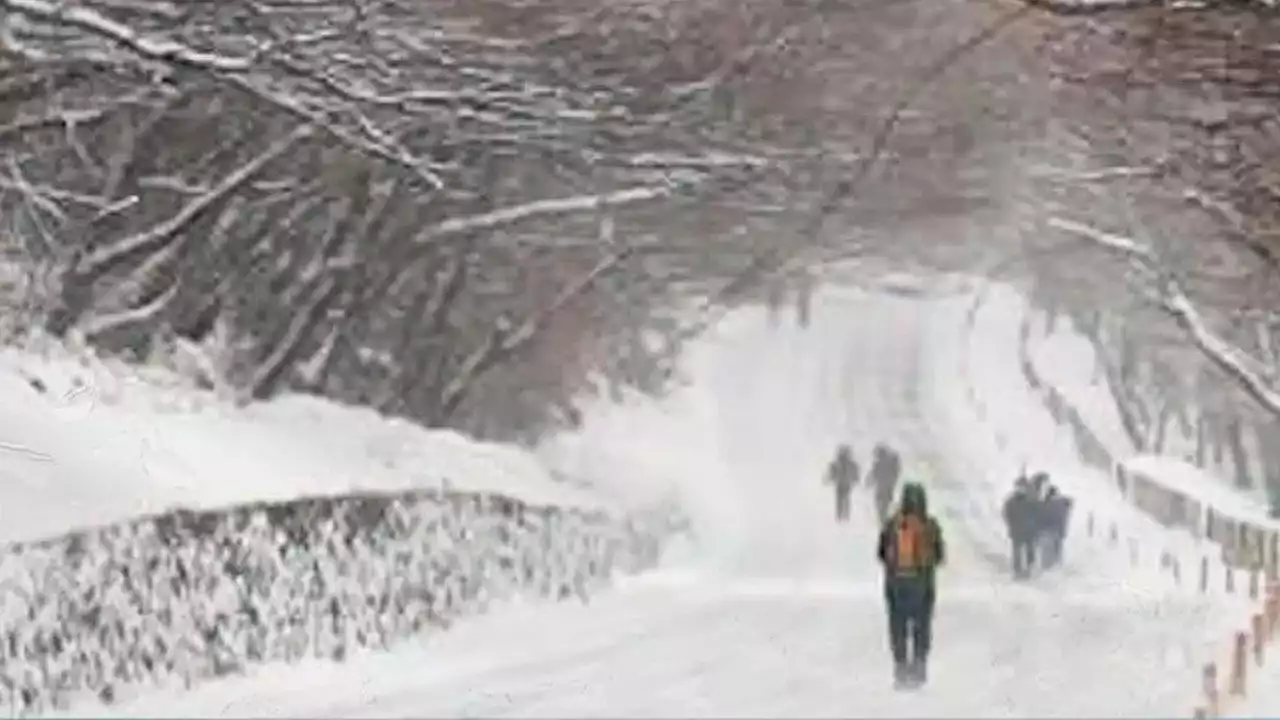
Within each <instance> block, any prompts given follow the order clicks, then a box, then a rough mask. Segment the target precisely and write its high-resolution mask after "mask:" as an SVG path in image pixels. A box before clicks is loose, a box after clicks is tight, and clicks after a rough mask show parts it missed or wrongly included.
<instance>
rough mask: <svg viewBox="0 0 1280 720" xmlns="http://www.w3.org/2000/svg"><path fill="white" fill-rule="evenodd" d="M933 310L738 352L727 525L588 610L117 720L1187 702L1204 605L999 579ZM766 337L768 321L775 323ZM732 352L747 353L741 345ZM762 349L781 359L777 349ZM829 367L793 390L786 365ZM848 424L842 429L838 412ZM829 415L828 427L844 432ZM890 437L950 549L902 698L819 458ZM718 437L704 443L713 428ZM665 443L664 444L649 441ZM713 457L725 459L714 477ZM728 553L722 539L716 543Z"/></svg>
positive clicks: (768, 712)
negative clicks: (837, 446) (920, 663)
mask: <svg viewBox="0 0 1280 720" xmlns="http://www.w3.org/2000/svg"><path fill="white" fill-rule="evenodd" d="M927 312H928V306H927V305H926V304H923V303H922V302H921V301H915V300H909V299H903V298H887V297H880V298H867V297H862V296H850V297H849V298H847V299H843V300H829V301H827V302H824V303H820V304H819V305H818V307H817V308H816V313H817V314H816V315H815V318H814V327H813V328H811V330H810V332H809V336H810V337H812V336H814V335H815V334H817V335H820V336H824V337H826V338H827V340H826V341H825V342H827V345H826V346H824V347H822V348H820V352H813V350H814V348H812V347H794V348H789V347H777V348H773V349H772V350H771V351H769V352H766V348H765V347H764V346H760V345H759V342H760V338H761V337H766V336H767V333H766V334H764V335H761V334H757V335H750V334H749V333H748V334H746V335H741V334H740V335H738V336H736V337H737V338H738V339H736V340H735V339H733V338H730V339H728V340H726V341H725V343H724V347H723V348H722V352H721V353H720V356H719V359H718V360H717V361H716V362H715V363H713V364H712V366H711V367H710V370H711V372H710V373H709V378H710V379H709V380H708V381H707V382H708V383H710V387H709V389H707V390H706V392H709V393H710V397H712V398H714V399H716V403H715V407H716V411H715V412H714V413H712V414H711V415H710V416H709V417H710V418H711V420H710V421H711V422H712V424H714V426H715V427H716V437H717V441H716V443H717V448H714V449H705V448H704V450H706V451H707V452H715V453H717V463H718V467H721V468H722V469H723V472H724V477H722V478H719V479H718V481H719V482H721V483H723V485H722V486H723V487H726V488H729V487H731V488H733V490H734V492H733V494H732V496H726V497H725V498H724V503H726V504H727V505H731V506H732V507H731V510H732V513H730V515H728V516H726V517H731V519H728V520H724V519H722V520H721V521H719V522H717V523H711V524H710V526H711V527H713V529H714V532H715V533H718V536H717V537H714V538H713V537H711V535H712V534H713V533H712V530H710V529H706V528H707V527H708V526H707V525H704V534H703V535H702V536H700V537H699V538H698V540H697V542H695V543H694V544H693V545H692V546H691V547H689V548H685V550H686V551H685V552H683V553H681V554H680V555H679V556H678V557H675V558H673V561H672V563H671V564H670V565H669V566H668V567H665V568H664V569H662V570H659V571H657V572H655V573H652V574H650V575H647V576H644V577H641V578H636V579H633V580H630V581H628V582H626V583H624V584H622V586H621V587H619V589H617V590H616V591H614V592H610V593H608V594H605V595H603V596H601V597H598V598H596V599H594V600H593V601H592V602H591V603H590V604H589V605H586V606H582V605H579V604H576V603H564V604H560V605H555V606H549V607H548V606H541V607H538V606H517V607H513V608H507V609H504V610H501V611H497V612H494V613H492V614H491V615H489V616H487V617H483V618H478V619H474V620H470V621H467V622H463V623H460V624H459V625H458V626H457V627H456V628H455V629H453V630H451V631H450V632H448V633H444V634H442V635H439V636H437V637H435V638H431V639H429V640H428V641H425V642H424V643H423V644H422V645H421V646H418V647H409V648H403V649H400V650H397V651H394V652H391V653H383V654H379V655H374V656H370V657H367V658H362V659H355V660H353V661H352V662H348V663H346V664H343V665H327V664H320V663H316V664H313V665H308V666H304V667H295V668H277V669H269V670H264V671H262V672H259V673H255V674H253V675H251V676H249V677H246V678H237V679H231V680H227V681H224V682H219V683H212V684H210V685H207V686H204V687H199V688H196V689H194V690H192V691H190V692H185V693H180V694H175V695H172V696H169V697H163V696H159V695H154V696H150V697H148V698H143V699H140V700H139V701H136V702H131V703H128V704H126V705H123V706H120V707H118V708H115V709H114V711H115V712H117V713H119V714H120V715H122V716H132V717H139V716H161V715H167V716H171V717H172V716H192V715H201V716H217V715H242V716H243V715H246V714H248V715H254V716H268V715H271V716H281V717H283V716H292V717H302V716H315V717H424V716H436V717H438V716H452V717H472V716H484V717H501V716H518V717H552V716H555V717H585V716H591V717H624V716H625V717H676V716H680V717H689V716H721V717H724V716H740V717H764V716H769V717H779V716H782V717H799V716H805V717H853V716H876V717H907V716H913V717H961V716H964V717H1014V716H1017V717H1068V716H1070V717H1085V716H1093V717H1151V716H1156V715H1164V716H1169V715H1170V714H1182V713H1185V712H1186V711H1187V709H1188V708H1189V707H1191V704H1192V700H1193V698H1194V697H1195V688H1194V687H1192V682H1191V680H1192V679H1193V678H1195V677H1196V672H1197V670H1196V668H1198V663H1199V662H1200V660H1201V658H1199V657H1197V652H1198V650H1199V645H1198V644H1197V643H1196V641H1195V639H1194V638H1192V637H1189V636H1188V633H1187V632H1186V630H1187V629H1188V628H1193V627H1203V626H1205V625H1206V623H1208V622H1209V621H1210V620H1211V618H1210V616H1209V614H1208V610H1207V609H1206V607H1205V606H1204V605H1203V604H1202V603H1201V602H1198V601H1195V600H1194V599H1188V598H1185V597H1182V598H1180V597H1175V596H1171V595H1165V594H1164V593H1161V592H1159V591H1158V590H1155V589H1144V588H1138V587H1127V586H1125V585H1124V584H1123V583H1120V582H1109V583H1099V582H1083V581H1081V580H1080V579H1081V578H1085V577H1088V576H1089V568H1088V567H1082V566H1080V565H1079V562H1081V561H1077V566H1076V567H1074V568H1072V569H1071V570H1072V572H1071V573H1068V574H1067V575H1066V576H1063V577H1059V578H1048V579H1044V580H1043V581H1041V582H1040V584H1037V585H1032V586H1011V585H1010V584H1008V583H1007V582H1006V581H1005V579H1004V576H1005V574H1004V572H1003V567H1002V562H1003V561H1002V560H1000V559H999V558H1000V557H1001V550H1002V548H1001V547H1000V541H999V531H998V529H994V528H990V527H986V526H985V523H984V521H981V520H980V518H983V517H988V516H989V513H988V512H986V511H985V510H984V511H982V512H976V511H975V503H981V502H986V501H985V500H983V499H982V498H985V497H986V495H982V496H977V495H973V496H971V495H970V494H967V493H966V492H965V481H964V474H965V473H966V472H972V468H965V467H964V466H963V463H962V462H959V461H958V460H956V459H954V458H947V457H942V456H940V455H939V454H937V453H936V452H935V450H934V448H936V447H939V446H940V444H939V443H936V442H934V440H933V438H935V437H936V436H937V434H938V433H945V432H951V431H952V430H953V429H950V428H947V427H945V426H941V425H940V424H939V423H940V422H941V421H940V420H938V419H937V418H935V417H933V416H932V415H931V414H930V411H929V407H930V404H929V403H928V402H924V401H923V400H922V398H921V393H922V392H923V391H924V389H926V388H927V387H929V383H925V382H922V379H921V377H920V374H921V364H920V357H919V355H920V351H921V350H920V349H921V348H923V347H926V344H925V343H923V342H922V335H923V333H924V332H925V330H924V328H925V327H926V322H925V320H926V313H927ZM761 332H764V331H761ZM735 343H737V344H736V345H735ZM766 356H767V357H766ZM788 375H790V376H793V377H803V378H817V379H818V380H817V381H815V383H811V384H809V385H806V386H805V387H799V386H798V385H796V384H795V383H788V382H785V381H784V380H785V377H786V376H788ZM833 418H837V419H838V420H839V422H835V421H833ZM833 422H834V425H833ZM830 427H838V428H839V430H838V432H836V433H835V434H836V435H841V434H842V435H843V436H844V437H848V438H849V439H850V440H852V441H854V442H855V447H856V448H857V449H858V456H859V457H861V458H865V457H867V454H868V453H867V452H866V450H867V449H868V448H869V446H870V445H871V444H872V443H873V442H875V441H877V440H887V441H889V442H891V443H893V444H894V445H895V446H897V447H899V448H901V449H902V450H903V455H904V457H905V458H906V467H905V472H906V473H907V474H908V475H911V476H914V477H918V478H921V479H923V480H925V482H926V484H927V485H928V487H929V488H930V491H931V497H932V502H933V505H934V510H935V511H936V512H937V513H938V514H939V516H940V518H941V520H942V521H943V524H944V528H945V530H946V531H947V532H948V534H949V540H950V544H951V551H952V554H951V561H950V563H949V565H948V567H947V568H946V569H945V571H944V573H943V576H942V581H941V582H942V587H941V590H940V599H939V607H938V616H937V625H936V648H935V655H934V658H933V662H932V667H931V675H932V678H931V680H932V681H931V683H930V685H929V686H928V687H927V688H926V689H924V690H923V691H921V692H919V693H915V694H903V693H895V692H893V691H892V690H891V689H890V680H889V677H890V674H889V663H888V660H887V648H886V628H885V622H884V616H883V608H882V602H881V598H880V591H879V584H878V578H877V575H876V572H877V569H876V567H875V565H874V562H873V560H872V551H873V548H872V534H873V523H872V522H871V520H870V516H869V508H868V507H867V506H866V503H865V500H864V501H863V502H862V503H861V504H860V505H859V508H858V510H859V511H860V513H861V514H860V515H859V516H855V518H854V522H853V523H852V524H851V525H849V526H843V527H841V526H837V525H835V523H834V522H832V520H831V519H830V512H831V508H830V497H829V495H828V494H827V492H826V490H825V489H824V488H823V487H822V486H821V484H820V482H819V480H820V473H821V469H822V465H823V464H825V462H826V460H827V459H828V457H829V453H830V450H831V448H832V445H833V443H834V442H835V441H837V440H839V439H840V438H839V437H834V436H833V431H831V430H830V429H829V428H830ZM703 441H704V442H705V439H703ZM653 451H654V452H663V448H653ZM713 466H717V465H716V464H715V463H711V464H708V465H707V467H713ZM713 549H714V552H712V550H713Z"/></svg>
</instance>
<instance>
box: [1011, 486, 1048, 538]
mask: <svg viewBox="0 0 1280 720" xmlns="http://www.w3.org/2000/svg"><path fill="white" fill-rule="evenodd" d="M1003 515H1004V524H1005V527H1006V528H1008V531H1009V537H1010V538H1011V539H1013V540H1014V541H1015V542H1020V541H1024V540H1030V539H1032V538H1034V537H1035V536H1036V534H1037V533H1038V531H1039V528H1040V524H1041V517H1040V516H1041V508H1040V503H1039V502H1038V501H1037V500H1036V499H1035V498H1034V497H1032V496H1031V494H1030V493H1029V492H1027V491H1026V490H1025V489H1022V488H1019V489H1018V490H1015V491H1013V493H1012V494H1011V495H1009V497H1008V498H1007V499H1006V500H1005V501H1004V512H1003Z"/></svg>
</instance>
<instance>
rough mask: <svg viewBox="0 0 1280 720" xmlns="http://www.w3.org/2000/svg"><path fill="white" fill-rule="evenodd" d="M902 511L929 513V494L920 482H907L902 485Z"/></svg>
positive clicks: (921, 514)
mask: <svg viewBox="0 0 1280 720" xmlns="http://www.w3.org/2000/svg"><path fill="white" fill-rule="evenodd" d="M902 512H904V513H911V514H915V515H920V516H924V515H928V514H929V496H928V494H927V493H925V490H924V486H923V485H921V484H920V483H914V482H913V483H907V484H906V485H904V486H903V487H902Z"/></svg>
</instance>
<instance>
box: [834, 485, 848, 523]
mask: <svg viewBox="0 0 1280 720" xmlns="http://www.w3.org/2000/svg"><path fill="white" fill-rule="evenodd" d="M848 519H849V491H848V490H837V491H836V520H839V521H840V522H844V521H845V520H848Z"/></svg>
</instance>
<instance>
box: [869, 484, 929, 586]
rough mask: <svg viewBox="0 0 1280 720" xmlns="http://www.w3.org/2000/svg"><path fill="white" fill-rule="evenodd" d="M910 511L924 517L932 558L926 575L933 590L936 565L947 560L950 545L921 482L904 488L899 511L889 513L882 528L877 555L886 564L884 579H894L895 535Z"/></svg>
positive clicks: (886, 580)
mask: <svg viewBox="0 0 1280 720" xmlns="http://www.w3.org/2000/svg"><path fill="white" fill-rule="evenodd" d="M908 515H914V516H916V517H918V518H920V519H922V520H923V521H924V528H925V535H926V542H928V543H929V544H930V557H931V560H932V562H931V563H930V565H929V566H928V567H927V568H926V569H925V572H924V574H923V578H924V580H925V582H926V583H927V584H928V586H929V588H930V590H932V589H933V588H934V586H935V583H936V580H937V569H938V568H939V567H941V566H942V565H943V564H945V563H946V559H947V545H946V541H945V539H944V538H943V536H942V527H941V526H940V525H938V521H937V519H936V518H934V517H933V516H932V515H930V514H929V507H928V499H927V497H926V496H925V493H924V491H923V489H921V488H920V487H919V486H918V485H917V486H908V487H907V488H904V489H903V493H902V505H901V507H899V508H898V512H896V513H894V514H893V515H892V516H890V518H889V519H888V520H887V521H886V522H885V524H884V526H883V527H882V528H881V529H880V538H879V540H878V542H877V546H876V557H877V558H878V559H879V560H880V565H881V567H883V568H884V571H885V582H886V583H888V582H892V581H893V580H894V579H895V578H894V569H893V567H892V566H891V561H892V557H891V554H892V551H893V541H894V536H895V533H896V530H897V527H898V524H899V523H901V522H902V521H903V520H904V519H905V518H906V517H907V516H908Z"/></svg>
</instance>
